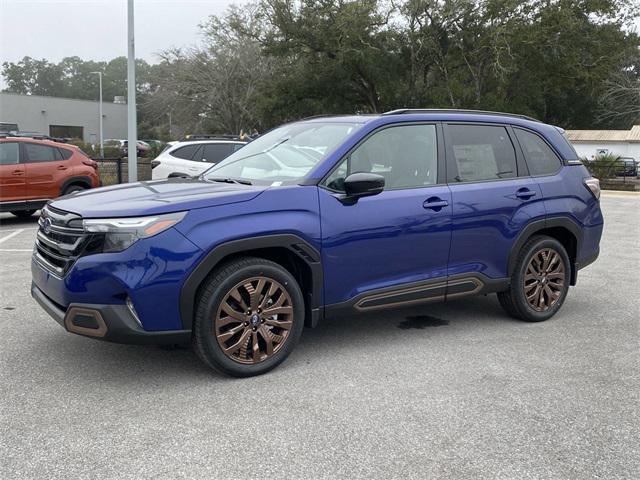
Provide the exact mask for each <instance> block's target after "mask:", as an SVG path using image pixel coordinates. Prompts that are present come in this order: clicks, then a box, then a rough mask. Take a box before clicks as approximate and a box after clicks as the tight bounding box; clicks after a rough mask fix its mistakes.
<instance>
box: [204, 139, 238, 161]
mask: <svg viewBox="0 0 640 480" xmlns="http://www.w3.org/2000/svg"><path fill="white" fill-rule="evenodd" d="M232 152H233V145H232V144H230V143H210V144H206V145H205V146H204V148H203V150H202V161H204V162H208V163H218V162H220V161H222V160H224V159H225V158H226V157H228V156H229V155H231V153H232Z"/></svg>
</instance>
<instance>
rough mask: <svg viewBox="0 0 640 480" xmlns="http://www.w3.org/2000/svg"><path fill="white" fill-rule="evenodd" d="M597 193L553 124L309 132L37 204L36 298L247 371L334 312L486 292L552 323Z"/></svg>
mask: <svg viewBox="0 0 640 480" xmlns="http://www.w3.org/2000/svg"><path fill="white" fill-rule="evenodd" d="M599 194H600V189H599V184H598V181H597V180H596V179H594V178H591V176H590V175H589V173H588V171H587V170H586V168H585V167H584V166H583V165H582V163H581V162H580V160H579V159H578V157H577V155H576V152H575V151H574V149H573V148H572V146H571V145H570V143H569V142H568V141H567V140H566V139H565V137H564V136H563V133H562V130H561V129H559V128H557V127H554V126H550V125H546V124H543V123H541V122H538V121H536V120H534V119H531V118H528V117H522V116H518V115H507V114H500V113H492V112H476V111H452V110H396V111H392V112H388V113H386V114H381V115H370V116H368V115H363V116H336V117H319V118H312V119H306V120H303V121H299V122H294V123H290V124H287V125H284V126H281V127H279V128H276V129H274V130H272V131H270V132H269V133H267V134H265V135H263V136H262V137H260V138H258V139H257V140H255V141H253V142H251V143H250V144H248V145H247V146H245V147H244V148H242V149H241V150H238V151H237V152H235V153H233V154H232V155H231V156H230V157H228V158H227V159H225V160H224V161H223V162H221V163H219V164H217V165H215V166H213V167H212V168H211V169H209V170H208V171H206V172H205V173H204V174H203V175H201V176H200V177H198V178H171V179H168V180H161V181H150V182H140V183H135V184H127V185H118V186H113V187H107V188H101V189H97V190H91V191H86V192H79V193H76V194H73V195H70V196H67V197H63V198H61V199H58V200H56V201H53V202H51V203H49V204H48V205H47V206H46V208H44V210H43V211H42V215H41V218H40V220H39V230H38V233H37V240H36V245H35V249H34V253H33V260H32V274H33V283H32V289H31V291H32V295H33V297H34V298H35V299H36V300H37V301H38V303H39V304H40V305H41V306H42V307H43V308H44V309H45V310H46V311H47V312H48V313H49V314H50V315H51V316H52V317H53V318H54V319H55V320H56V321H57V322H58V323H60V324H61V325H62V326H63V327H64V328H65V329H66V330H67V331H69V332H72V333H76V334H80V335H84V336H88V337H93V338H97V339H102V340H108V341H113V342H120V343H132V344H146V343H165V344H180V343H187V342H191V343H192V344H193V346H194V348H195V351H196V352H197V354H198V355H199V356H200V357H201V358H202V360H203V361H204V362H205V363H206V364H208V365H209V366H211V367H212V368H214V369H216V370H218V371H221V372H224V373H226V374H229V375H234V376H250V375H256V374H260V373H264V372H266V371H268V370H270V369H272V368H274V367H275V366H276V365H278V364H279V363H280V362H282V361H283V360H284V359H285V358H286V357H287V356H288V355H289V354H290V353H291V351H292V350H293V348H294V347H295V345H296V343H297V342H298V340H299V338H300V335H301V333H302V330H303V327H304V326H309V327H313V326H315V325H316V324H317V323H318V322H319V321H320V320H321V319H322V318H325V317H328V316H337V315H338V316H340V315H347V314H354V313H361V314H367V313H369V312H375V311H376V310H379V309H388V308H398V307H404V306H409V305H418V304H426V303H428V302H434V301H449V300H453V299H456V298H461V297H465V296H468V295H477V294H487V293H497V296H498V299H499V301H500V304H501V305H502V306H503V307H504V309H505V310H506V312H507V313H508V314H509V315H511V316H513V317H516V318H518V319H521V320H525V321H530V322H538V321H543V320H547V319H549V318H550V317H552V316H553V315H555V314H556V313H557V312H558V310H559V309H560V308H561V306H562V304H563V303H564V301H565V299H566V296H567V292H568V290H569V286H570V285H575V284H576V280H577V276H578V270H579V269H581V268H583V267H585V266H586V265H588V264H589V263H591V262H593V261H594V260H595V259H596V258H597V256H598V252H599V242H600V237H601V234H602V228H603V218H602V213H601V211H600V205H599Z"/></svg>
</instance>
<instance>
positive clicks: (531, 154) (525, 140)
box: [514, 128, 562, 175]
mask: <svg viewBox="0 0 640 480" xmlns="http://www.w3.org/2000/svg"><path fill="white" fill-rule="evenodd" d="M514 130H515V132H516V137H517V138H518V142H519V143H520V146H521V147H522V150H523V152H524V156H525V160H526V162H527V166H528V167H529V172H530V173H531V175H553V174H554V173H556V172H557V171H558V170H560V167H561V166H562V162H561V161H560V158H558V156H557V155H556V153H555V152H554V151H553V150H552V149H551V147H549V145H548V144H547V142H545V141H544V140H543V139H542V138H541V137H540V136H538V135H536V134H535V133H532V132H529V131H527V130H522V129H520V128H515V129H514Z"/></svg>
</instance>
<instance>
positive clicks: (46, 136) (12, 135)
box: [0, 132, 69, 143]
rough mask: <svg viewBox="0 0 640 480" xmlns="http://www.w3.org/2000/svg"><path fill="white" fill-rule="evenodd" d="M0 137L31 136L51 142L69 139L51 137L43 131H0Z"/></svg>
mask: <svg viewBox="0 0 640 480" xmlns="http://www.w3.org/2000/svg"><path fill="white" fill-rule="evenodd" d="M0 138H31V139H33V140H49V141H51V142H57V143H69V140H68V139H66V138H59V137H51V136H49V135H46V134H44V133H35V132H32V133H30V132H13V133H5V132H2V133H0Z"/></svg>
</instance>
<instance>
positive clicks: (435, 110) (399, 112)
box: [382, 108, 541, 123]
mask: <svg viewBox="0 0 640 480" xmlns="http://www.w3.org/2000/svg"><path fill="white" fill-rule="evenodd" d="M409 113H468V114H473V115H497V116H500V117H515V118H522V119H524V120H529V121H531V122H538V123H541V122H540V120H538V119H537V118H533V117H529V116H527V115H520V114H517V113H505V112H491V111H489V110H465V109H458V108H399V109H397V110H391V111H389V112H384V113H383V114H382V115H402V114H409Z"/></svg>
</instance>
